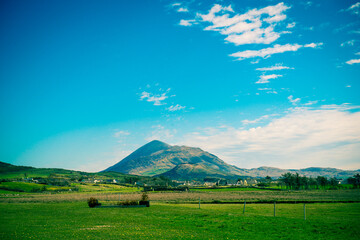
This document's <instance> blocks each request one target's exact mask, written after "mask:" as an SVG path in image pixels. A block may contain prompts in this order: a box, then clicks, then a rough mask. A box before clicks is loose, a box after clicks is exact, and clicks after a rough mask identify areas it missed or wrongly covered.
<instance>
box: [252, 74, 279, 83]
mask: <svg viewBox="0 0 360 240" xmlns="http://www.w3.org/2000/svg"><path fill="white" fill-rule="evenodd" d="M278 77H282V75H279V74H270V75H261V76H260V79H259V80H258V81H257V82H256V83H268V82H269V80H270V79H276V78H278Z"/></svg>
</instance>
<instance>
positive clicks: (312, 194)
mask: <svg viewBox="0 0 360 240" xmlns="http://www.w3.org/2000/svg"><path fill="white" fill-rule="evenodd" d="M119 187H121V186H119ZM102 189H105V188H102ZM140 191H141V188H140V189H138V188H133V187H129V188H125V187H122V188H120V191H105V190H103V191H93V192H80V193H78V192H74V193H69V192H65V193H55V194H53V193H27V194H14V193H12V194H9V193H7V194H0V202H8V203H22V202H24V203H26V202H45V203H47V202H74V201H83V202H85V201H86V199H88V198H89V197H96V198H97V199H99V200H100V201H102V202H107V201H117V200H118V199H119V197H120V198H121V199H129V200H136V199H139V198H140V195H141V192H140ZM149 197H150V200H151V201H152V202H162V203H193V202H197V201H198V200H199V198H200V199H201V201H202V202H207V203H211V202H214V201H222V202H243V201H247V202H264V201H265V202H266V201H268V202H273V201H277V202H279V201H282V202H295V201H301V202H314V201H315V202H339V201H340V202H354V201H355V202H356V201H360V191H359V190H357V189H346V190H309V191H272V190H258V189H252V188H237V189H232V190H231V191H224V190H223V189H209V190H208V191H203V190H201V191H198V190H197V189H195V190H190V191H189V192H149Z"/></svg>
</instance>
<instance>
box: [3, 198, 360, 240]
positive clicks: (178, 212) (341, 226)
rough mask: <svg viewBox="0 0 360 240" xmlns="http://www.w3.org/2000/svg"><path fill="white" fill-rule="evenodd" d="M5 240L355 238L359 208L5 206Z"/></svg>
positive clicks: (351, 205)
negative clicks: (274, 212) (244, 210)
mask: <svg viewBox="0 0 360 240" xmlns="http://www.w3.org/2000/svg"><path fill="white" fill-rule="evenodd" d="M0 211H1V213H2V214H1V218H0V219H1V224H0V238H1V239H250V238H252V239H356V238H359V237H360V229H359V228H358V225H359V223H360V220H359V219H360V204H359V203H347V204H344V203H335V204H307V220H304V219H303V208H302V204H279V205H278V206H277V215H276V217H274V216H273V206H272V204H250V205H248V206H247V207H246V212H245V214H243V208H242V205H239V204H205V205H202V206H201V209H199V208H198V206H197V205H196V204H165V203H160V202H158V203H152V206H151V207H150V208H129V209H124V208H94V209H91V208H88V206H87V205H86V203H85V202H62V203H12V204H7V203H0Z"/></svg>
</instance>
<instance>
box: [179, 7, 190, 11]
mask: <svg viewBox="0 0 360 240" xmlns="http://www.w3.org/2000/svg"><path fill="white" fill-rule="evenodd" d="M177 11H178V12H189V9H187V8H184V7H181V8H179V9H178V10H177Z"/></svg>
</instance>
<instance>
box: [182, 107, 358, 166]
mask: <svg viewBox="0 0 360 240" xmlns="http://www.w3.org/2000/svg"><path fill="white" fill-rule="evenodd" d="M260 119H261V118H260ZM264 119H266V117H264ZM259 121H260V120H259ZM254 122H255V123H256V122H257V120H254ZM359 122H360V113H359V112H353V111H346V110H343V109H341V107H340V108H339V107H338V108H336V107H334V108H332V109H329V108H306V107H305V108H293V109H290V111H289V112H288V113H286V114H285V115H283V116H282V117H278V118H276V119H273V120H271V121H270V122H269V123H268V124H267V125H265V126H257V127H253V126H252V127H251V128H249V129H244V128H243V127H242V128H236V127H231V126H228V127H227V128H213V131H212V132H211V133H209V131H207V132H202V131H197V132H196V133H193V134H189V135H188V136H186V137H185V139H184V140H183V141H182V142H181V143H182V144H186V145H190V146H197V147H201V148H203V149H204V150H207V151H210V152H211V153H214V154H216V155H217V156H219V157H220V158H222V159H223V160H225V161H227V162H229V163H231V164H235V165H237V166H239V167H242V168H251V167H259V166H274V167H281V168H304V167H311V166H314V163H316V165H317V166H322V167H340V168H353V169H358V168H360V163H359V157H360V125H359ZM247 123H251V121H249V122H247Z"/></svg>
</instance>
